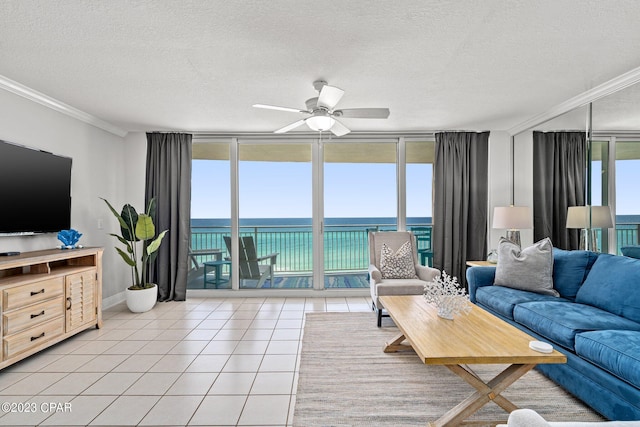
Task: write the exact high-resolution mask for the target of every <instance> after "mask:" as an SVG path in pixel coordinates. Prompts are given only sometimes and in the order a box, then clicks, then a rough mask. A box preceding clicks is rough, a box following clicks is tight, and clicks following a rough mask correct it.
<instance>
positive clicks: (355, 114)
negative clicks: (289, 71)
mask: <svg viewBox="0 0 640 427" xmlns="http://www.w3.org/2000/svg"><path fill="white" fill-rule="evenodd" d="M313 88H314V89H315V90H317V91H318V96H316V97H314V98H310V99H307V101H306V103H305V104H306V107H307V109H306V110H300V109H298V108H290V107H278V106H276V105H265V104H254V105H253V106H254V107H256V108H265V109H268V110H280V111H291V112H294V113H304V114H308V115H309V117H307V118H304V119H301V120H298V121H297V122H294V123H291V124H290V125H287V126H285V127H283V128H281V129H278V130H276V131H275V132H274V133H285V132H289V131H290V130H293V129H295V128H297V127H298V126H302V125H303V124H305V123H306V125H307V126H309V128H310V129H311V130H314V131H319V132H324V131H331V133H333V134H334V135H335V136H343V135H346V134H348V133H349V132H351V131H350V130H349V129H348V128H347V127H346V126H345V125H343V124H342V123H341V122H339V121H338V120H337V119H336V118H337V117H344V118H350V119H386V118H387V117H389V109H388V108H346V109H341V110H336V109H335V107H336V105H337V104H338V102H340V99H341V98H342V95H344V91H343V90H342V89H340V88H337V87H335V86H329V85H328V84H327V82H325V81H324V80H317V81H315V82H313Z"/></svg>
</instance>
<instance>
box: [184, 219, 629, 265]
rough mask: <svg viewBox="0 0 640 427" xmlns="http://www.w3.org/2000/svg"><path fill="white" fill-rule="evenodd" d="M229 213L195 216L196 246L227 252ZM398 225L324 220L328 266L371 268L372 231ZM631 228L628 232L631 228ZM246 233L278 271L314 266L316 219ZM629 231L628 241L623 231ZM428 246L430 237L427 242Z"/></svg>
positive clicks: (625, 225)
mask: <svg viewBox="0 0 640 427" xmlns="http://www.w3.org/2000/svg"><path fill="white" fill-rule="evenodd" d="M431 224H432V218H431V217H410V218H407V228H409V229H411V228H412V227H419V226H423V227H424V226H430V225H431ZM639 224H640V215H618V216H617V217H616V225H617V227H616V228H617V229H618V230H619V233H622V234H619V241H618V247H620V246H623V245H628V244H634V243H633V242H635V241H637V240H636V239H637V235H638V232H637V229H638V227H640V226H639ZM230 226H231V221H230V219H228V218H192V219H191V248H192V249H194V250H202V249H212V248H217V249H221V250H223V251H226V244H225V242H224V236H228V235H229V233H230ZM370 229H375V230H378V231H392V230H396V229H397V224H396V218H394V217H366V218H365V217H343V218H325V220H324V234H323V239H324V259H325V271H327V272H331V271H364V270H366V269H367V267H368V262H369V250H368V243H367V241H368V239H367V232H368V231H369V230H370ZM625 230H626V231H625ZM239 231H240V234H241V235H243V236H248V235H251V236H254V238H255V244H256V248H257V252H258V254H260V255H263V254H270V253H278V258H277V263H276V271H278V272H280V271H286V272H310V271H312V241H313V233H312V229H311V218H241V219H240V230H239ZM623 235H624V236H625V238H624V239H625V241H622V239H621V238H620V237H621V236H623ZM420 244H421V245H424V244H425V242H421V243H420Z"/></svg>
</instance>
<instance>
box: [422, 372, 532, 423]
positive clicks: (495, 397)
mask: <svg viewBox="0 0 640 427" xmlns="http://www.w3.org/2000/svg"><path fill="white" fill-rule="evenodd" d="M446 366H447V368H449V369H450V370H451V371H452V372H454V373H455V374H456V375H458V376H459V377H460V378H462V379H464V380H465V381H466V382H467V383H469V384H470V385H471V386H473V387H474V388H475V389H476V390H477V391H476V392H475V393H473V394H472V395H471V396H469V397H467V398H466V399H465V400H463V401H462V402H460V403H459V404H458V405H456V406H455V407H453V408H452V409H451V410H449V411H448V412H447V413H446V414H444V415H443V416H442V417H440V418H439V419H438V420H437V421H434V422H431V423H429V425H430V426H433V427H445V426H447V427H448V426H459V425H473V422H464V420H465V419H467V418H469V417H470V416H471V415H472V414H474V413H475V412H477V411H478V410H479V409H480V408H482V407H483V406H484V405H485V404H487V402H489V401H494V402H495V403H496V404H497V405H499V406H500V407H501V408H503V409H504V410H505V411H507V412H511V411H514V410H516V409H518V407H517V406H516V405H514V404H513V403H511V402H510V401H509V400H507V399H506V398H505V397H503V396H501V395H500V393H502V392H503V391H504V390H505V389H506V388H507V387H509V386H510V385H511V384H513V383H514V382H516V380H518V378H520V377H522V376H523V375H524V374H526V373H527V372H529V371H530V370H531V369H532V368H533V367H534V366H535V365H519V364H514V365H510V366H509V367H507V368H506V369H505V370H504V371H502V372H501V373H499V374H498V375H496V377H495V378H493V379H492V380H490V381H489V382H487V383H485V382H484V381H482V380H481V379H480V378H479V377H478V376H477V375H476V374H475V373H474V372H473V371H472V370H471V369H470V368H468V367H466V366H463V365H446ZM491 422H492V423H494V424H499V423H506V422H505V421H504V420H499V421H496V422H494V421H491ZM479 423H480V424H486V423H487V420H483V421H482V422H479Z"/></svg>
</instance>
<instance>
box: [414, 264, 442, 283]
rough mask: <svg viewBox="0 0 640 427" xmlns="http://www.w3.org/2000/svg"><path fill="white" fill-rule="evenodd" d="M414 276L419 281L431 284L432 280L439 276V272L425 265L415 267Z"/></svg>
mask: <svg viewBox="0 0 640 427" xmlns="http://www.w3.org/2000/svg"><path fill="white" fill-rule="evenodd" d="M416 275H417V276H418V279H420V280H424V281H425V282H431V281H432V280H433V279H435V278H436V277H438V276H440V270H438V269H437V268H431V267H427V266H425V265H416Z"/></svg>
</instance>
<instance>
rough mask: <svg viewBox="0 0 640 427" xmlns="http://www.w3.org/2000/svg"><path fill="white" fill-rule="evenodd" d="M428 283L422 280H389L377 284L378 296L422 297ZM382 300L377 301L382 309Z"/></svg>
mask: <svg viewBox="0 0 640 427" xmlns="http://www.w3.org/2000/svg"><path fill="white" fill-rule="evenodd" d="M426 283H427V282H425V281H424V280H420V279H387V280H383V281H382V282H380V283H376V285H375V286H376V295H377V296H378V297H381V296H383V295H422V294H424V285H425V284H426ZM378 304H380V300H379V299H378V301H376V307H379V308H381V307H382V305H380V306H378Z"/></svg>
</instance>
